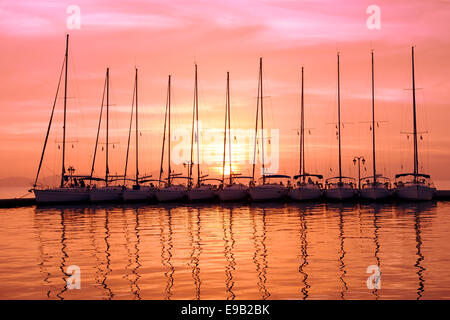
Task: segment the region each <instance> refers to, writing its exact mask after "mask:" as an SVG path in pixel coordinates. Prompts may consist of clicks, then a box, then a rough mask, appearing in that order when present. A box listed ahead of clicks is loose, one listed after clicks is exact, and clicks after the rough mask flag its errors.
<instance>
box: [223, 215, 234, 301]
mask: <svg viewBox="0 0 450 320" xmlns="http://www.w3.org/2000/svg"><path fill="white" fill-rule="evenodd" d="M225 211H226V212H224V213H223V215H222V225H223V240H224V242H225V250H224V255H225V259H226V261H227V263H226V265H225V276H226V280H225V286H226V291H227V296H226V299H227V300H234V299H235V298H236V295H235V294H234V292H233V286H234V280H233V271H234V270H235V269H236V261H235V258H234V254H233V251H234V244H235V240H234V236H233V209H232V208H227V209H226V210H225Z"/></svg>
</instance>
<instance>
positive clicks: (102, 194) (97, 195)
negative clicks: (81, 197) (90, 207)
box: [89, 187, 123, 202]
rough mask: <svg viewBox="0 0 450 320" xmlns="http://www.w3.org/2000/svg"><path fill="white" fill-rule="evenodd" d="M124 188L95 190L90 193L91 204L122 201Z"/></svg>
mask: <svg viewBox="0 0 450 320" xmlns="http://www.w3.org/2000/svg"><path fill="white" fill-rule="evenodd" d="M122 192H123V188H122V187H103V188H94V189H92V190H91V192H90V193H89V198H90V200H91V202H116V201H121V200H122Z"/></svg>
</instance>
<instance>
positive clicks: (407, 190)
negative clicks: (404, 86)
mask: <svg viewBox="0 0 450 320" xmlns="http://www.w3.org/2000/svg"><path fill="white" fill-rule="evenodd" d="M411 60H412V85H413V88H412V92H413V130H414V131H413V144H414V155H413V161H414V172H413V173H401V174H397V175H396V176H395V178H396V179H397V181H396V182H395V187H396V190H395V191H396V194H397V196H398V197H399V198H400V199H406V200H416V201H423V200H431V199H433V196H434V195H435V193H436V188H435V187H434V185H433V183H432V181H431V180H430V176H429V175H428V174H424V173H419V151H418V146H417V134H418V133H417V119H416V83H415V76H414V47H412V48H411Z"/></svg>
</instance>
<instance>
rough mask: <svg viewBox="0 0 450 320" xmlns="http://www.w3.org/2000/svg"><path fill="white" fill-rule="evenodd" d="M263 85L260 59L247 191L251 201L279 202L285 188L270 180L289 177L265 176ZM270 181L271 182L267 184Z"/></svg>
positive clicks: (278, 175) (284, 192)
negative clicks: (257, 181) (258, 173)
mask: <svg viewBox="0 0 450 320" xmlns="http://www.w3.org/2000/svg"><path fill="white" fill-rule="evenodd" d="M263 97H264V96H263V83H262V58H260V59H259V81H258V97H257V103H256V126H255V144H254V152H253V174H252V180H251V182H250V183H251V187H250V189H249V194H250V197H251V199H252V200H253V201H269V200H281V199H283V198H284V197H285V196H286V194H287V187H286V186H284V185H283V184H282V183H281V182H280V183H279V184H278V183H274V182H273V181H274V180H272V179H290V177H289V176H286V175H280V174H273V175H268V174H266V170H265V166H264V109H263V100H264V98H263ZM260 108H261V136H262V138H261V146H262V151H261V152H262V157H261V158H262V177H261V183H260V184H258V185H256V184H255V167H256V149H257V141H258V140H257V139H258V118H259V117H258V115H259V114H258V113H259V109H260ZM267 181H272V182H267Z"/></svg>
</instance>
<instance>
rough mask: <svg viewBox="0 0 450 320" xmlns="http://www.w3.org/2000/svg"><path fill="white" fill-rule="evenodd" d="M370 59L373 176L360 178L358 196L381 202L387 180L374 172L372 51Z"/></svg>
mask: <svg viewBox="0 0 450 320" xmlns="http://www.w3.org/2000/svg"><path fill="white" fill-rule="evenodd" d="M371 58H372V127H371V130H372V167H373V176H372V177H364V178H361V179H360V181H359V183H360V186H361V187H360V190H359V195H360V197H361V198H363V199H370V200H381V199H386V198H387V197H389V196H390V194H391V192H390V190H389V185H390V183H389V179H388V178H386V177H383V176H381V175H377V170H376V160H375V159H376V158H375V128H376V127H377V125H378V124H377V125H376V124H375V81H374V80H375V77H374V74H375V73H374V64H373V51H372V53H371Z"/></svg>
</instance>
